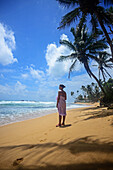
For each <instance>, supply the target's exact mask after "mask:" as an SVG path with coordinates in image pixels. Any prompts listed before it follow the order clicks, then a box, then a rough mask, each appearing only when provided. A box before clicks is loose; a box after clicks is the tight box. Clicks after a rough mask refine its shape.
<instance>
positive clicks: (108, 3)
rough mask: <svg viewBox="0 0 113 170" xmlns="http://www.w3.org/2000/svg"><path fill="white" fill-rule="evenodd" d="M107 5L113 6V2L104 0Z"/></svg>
mask: <svg viewBox="0 0 113 170" xmlns="http://www.w3.org/2000/svg"><path fill="white" fill-rule="evenodd" d="M104 4H105V5H111V4H113V0H104Z"/></svg>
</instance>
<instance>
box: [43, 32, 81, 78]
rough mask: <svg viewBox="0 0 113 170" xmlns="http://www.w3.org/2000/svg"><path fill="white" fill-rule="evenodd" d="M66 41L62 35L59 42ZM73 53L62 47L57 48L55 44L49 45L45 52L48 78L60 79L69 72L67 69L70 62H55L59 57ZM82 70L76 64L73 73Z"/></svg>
mask: <svg viewBox="0 0 113 170" xmlns="http://www.w3.org/2000/svg"><path fill="white" fill-rule="evenodd" d="M63 39H65V40H68V37H67V35H65V34H62V35H61V40H63ZM72 52H73V51H70V49H69V48H67V47H66V46H64V45H60V46H57V45H56V44H55V43H51V44H49V45H48V46H47V50H46V55H45V58H46V61H47V65H48V69H47V73H48V75H50V76H53V77H61V76H63V75H65V74H66V73H68V72H69V68H70V66H71V64H72V62H71V61H70V60H66V61H63V62H57V61H56V60H57V59H58V58H59V57H60V56H61V55H64V56H66V55H70V54H71V53H72ZM81 68H82V66H81V64H80V63H79V62H77V64H76V66H75V71H80V70H81Z"/></svg>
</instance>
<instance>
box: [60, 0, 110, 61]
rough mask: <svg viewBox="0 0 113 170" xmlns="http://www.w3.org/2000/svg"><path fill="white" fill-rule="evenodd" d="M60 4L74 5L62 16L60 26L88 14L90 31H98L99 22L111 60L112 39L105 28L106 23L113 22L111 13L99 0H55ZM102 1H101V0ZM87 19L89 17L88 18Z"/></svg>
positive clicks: (108, 0) (107, 0)
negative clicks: (108, 47) (109, 50)
mask: <svg viewBox="0 0 113 170" xmlns="http://www.w3.org/2000/svg"><path fill="white" fill-rule="evenodd" d="M57 1H58V2H60V3H61V4H63V5H65V6H67V7H70V6H71V5H73V6H75V9H73V10H72V11H71V12H69V13H67V14H66V15H65V16H63V18H62V20H61V23H60V27H58V28H64V27H65V26H66V25H70V24H71V23H72V22H73V21H75V20H77V19H78V18H79V19H80V21H81V20H82V17H85V18H86V17H87V16H89V15H90V18H91V19H90V22H91V24H92V31H94V32H97V31H98V26H99V25H98V23H99V24H100V26H101V28H102V30H103V32H104V34H105V37H106V39H107V42H108V44H109V46H110V48H111V52H112V59H111V60H112V61H113V45H112V40H111V38H110V36H109V34H108V32H107V30H106V27H105V26H106V25H107V26H110V25H112V24H113V13H111V12H110V11H108V10H106V9H105V8H104V7H102V6H101V5H100V1H99V0H57ZM101 2H103V1H101ZM104 3H105V4H110V3H113V0H104ZM88 19H89V18H88Z"/></svg>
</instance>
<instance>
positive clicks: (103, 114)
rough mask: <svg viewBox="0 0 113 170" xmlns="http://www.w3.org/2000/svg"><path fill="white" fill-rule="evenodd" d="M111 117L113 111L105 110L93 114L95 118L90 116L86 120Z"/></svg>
mask: <svg viewBox="0 0 113 170" xmlns="http://www.w3.org/2000/svg"><path fill="white" fill-rule="evenodd" d="M111 115H113V110H103V111H98V112H96V113H93V116H90V117H88V118H86V119H84V120H89V119H96V118H103V117H107V116H111Z"/></svg>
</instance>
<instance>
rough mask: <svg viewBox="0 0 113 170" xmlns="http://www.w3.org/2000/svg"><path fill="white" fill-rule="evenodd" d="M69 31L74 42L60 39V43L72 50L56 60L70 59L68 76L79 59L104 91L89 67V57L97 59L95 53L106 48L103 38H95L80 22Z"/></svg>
mask: <svg viewBox="0 0 113 170" xmlns="http://www.w3.org/2000/svg"><path fill="white" fill-rule="evenodd" d="M71 32H72V34H73V36H74V42H73V43H72V42H71V41H69V40H60V44H62V45H65V46H67V47H68V48H69V49H70V50H71V51H73V52H72V53H71V54H70V55H67V56H60V58H59V59H58V61H64V60H68V59H70V60H71V61H72V65H71V67H70V69H69V76H70V73H71V72H72V71H73V70H74V68H75V65H76V62H77V61H79V62H80V63H81V64H83V65H84V68H85V69H86V71H87V73H88V75H89V76H90V77H93V78H94V79H95V80H96V81H97V83H98V85H99V87H100V88H101V90H102V91H103V93H104V94H105V92H104V89H103V87H102V85H101V83H100V81H99V80H98V78H97V77H96V76H95V75H94V74H93V72H92V71H91V69H90V67H89V63H90V59H94V60H95V61H97V57H96V55H95V54H97V53H98V52H99V51H100V50H103V49H105V48H107V47H108V46H107V45H106V41H105V39H100V40H96V39H95V36H94V35H93V34H92V33H91V34H88V29H87V28H86V25H85V24H83V22H82V23H80V24H79V25H78V27H77V28H76V30H75V29H74V28H71Z"/></svg>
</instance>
